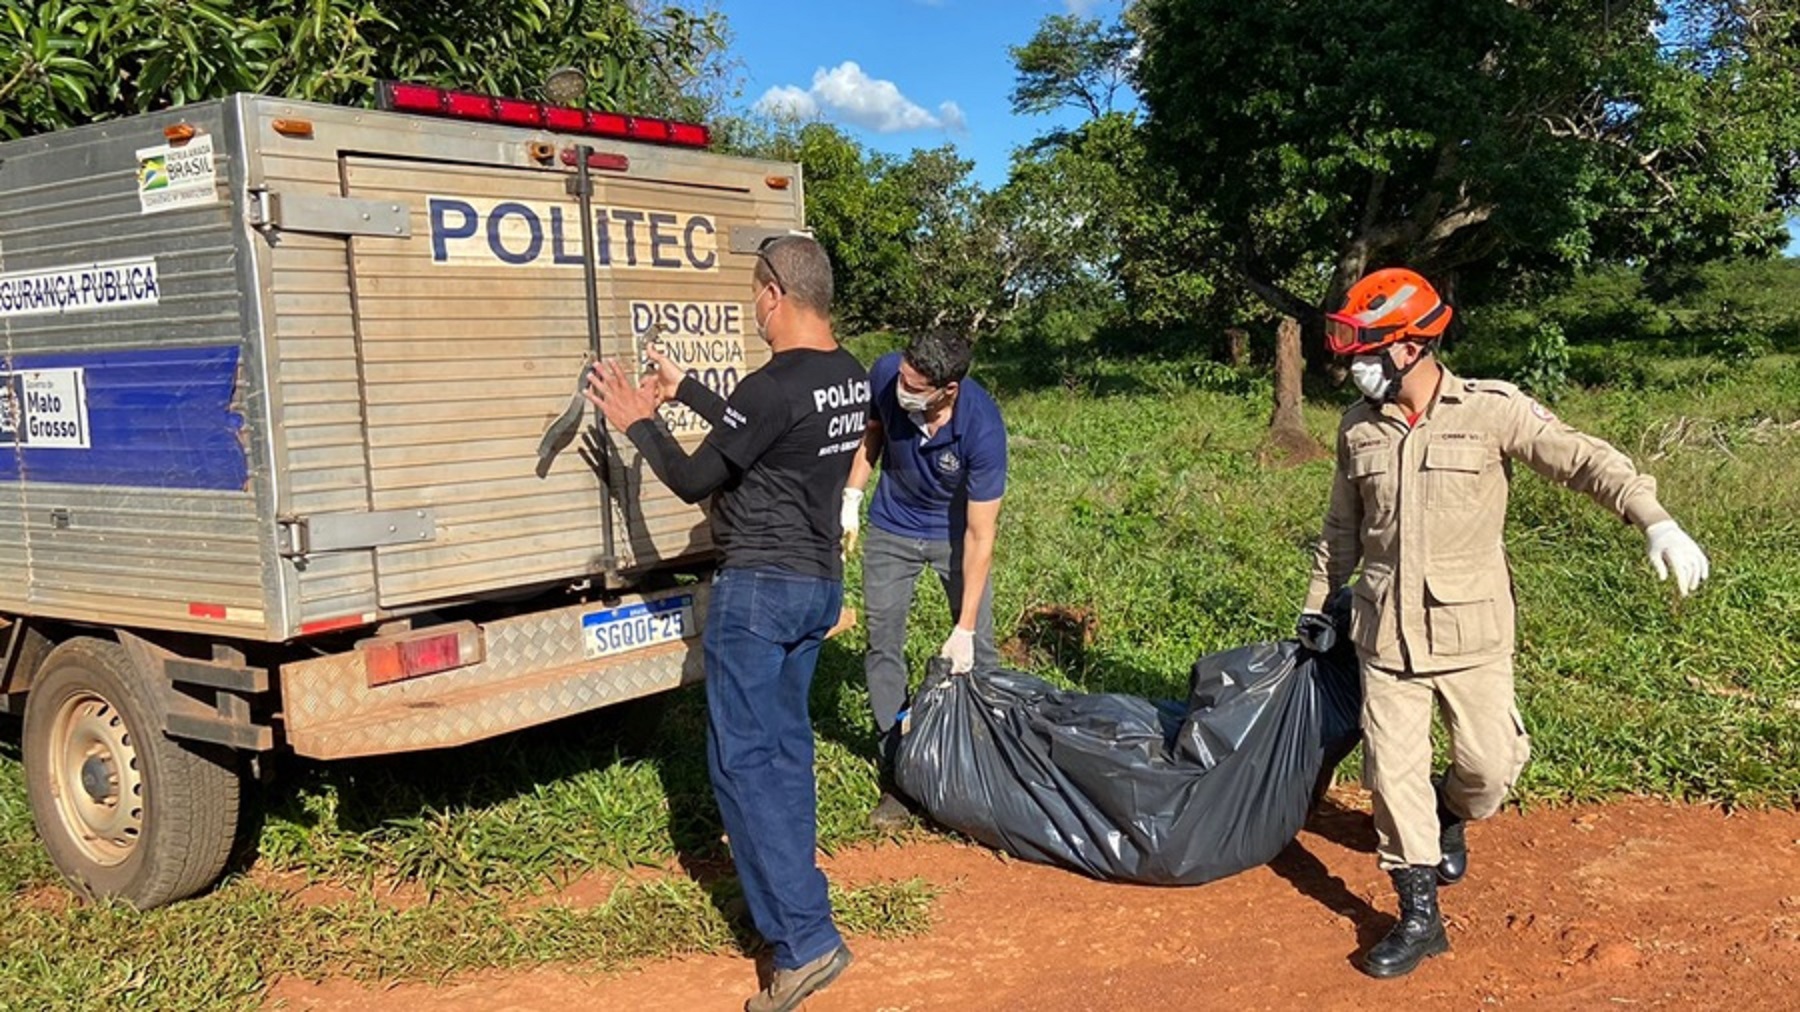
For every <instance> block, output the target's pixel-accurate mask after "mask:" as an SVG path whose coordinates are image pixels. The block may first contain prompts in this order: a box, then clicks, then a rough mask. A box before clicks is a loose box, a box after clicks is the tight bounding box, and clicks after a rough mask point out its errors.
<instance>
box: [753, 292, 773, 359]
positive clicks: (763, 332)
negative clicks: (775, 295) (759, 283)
mask: <svg viewBox="0 0 1800 1012" xmlns="http://www.w3.org/2000/svg"><path fill="white" fill-rule="evenodd" d="M774 287H775V286H773V285H767V286H764V288H763V289H762V291H759V292H757V293H756V298H755V300H754V301H752V302H751V303H750V319H751V320H753V321H755V323H756V336H757V337H760V338H762V340H763V343H764V344H768V343H769V321H768V319H767V318H765V317H764V316H762V315H761V314H760V313H758V312H757V309H758V308H760V307H761V306H762V297H763V292H767V291H772V290H773V289H774ZM774 315H775V310H774V309H770V310H769V316H774Z"/></svg>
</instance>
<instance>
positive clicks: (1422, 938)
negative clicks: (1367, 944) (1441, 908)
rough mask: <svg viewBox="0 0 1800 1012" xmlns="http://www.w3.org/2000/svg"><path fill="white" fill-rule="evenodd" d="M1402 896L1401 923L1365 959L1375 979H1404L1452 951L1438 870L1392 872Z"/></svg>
mask: <svg viewBox="0 0 1800 1012" xmlns="http://www.w3.org/2000/svg"><path fill="white" fill-rule="evenodd" d="M1388 877H1390V878H1392V879H1393V880H1394V891H1395V892H1397V893H1399V894H1400V923H1398V924H1396V925H1394V930H1392V931H1390V932H1388V933H1387V937H1386V938H1383V939H1382V940H1381V941H1379V942H1376V943H1375V947H1374V948H1372V949H1370V950H1369V952H1368V955H1366V956H1364V957H1363V964H1362V969H1363V972H1364V973H1366V974H1368V975H1369V976H1371V977H1404V976H1405V975H1407V974H1409V973H1411V972H1413V970H1414V969H1415V968H1417V967H1418V965H1419V964H1420V963H1422V962H1424V961H1425V960H1426V959H1427V958H1429V957H1431V956H1435V955H1437V954H1438V953H1440V952H1449V951H1450V938H1449V936H1447V935H1445V934H1444V918H1443V915H1442V914H1440V913H1439V912H1438V902H1437V888H1438V885H1437V869H1436V868H1433V867H1431V866H1430V865H1417V864H1416V865H1409V866H1407V867H1405V868H1395V869H1394V870H1393V871H1390V872H1388Z"/></svg>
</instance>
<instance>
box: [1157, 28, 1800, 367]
mask: <svg viewBox="0 0 1800 1012" xmlns="http://www.w3.org/2000/svg"><path fill="white" fill-rule="evenodd" d="M1135 13H1136V15H1137V16H1138V17H1139V18H1140V19H1141V23H1142V26H1143V28H1142V30H1143V36H1144V50H1143V56H1142V62H1141V64H1140V68H1139V74H1138V77H1137V81H1138V84H1139V86H1140V90H1141V93H1142V95H1143V97H1144V101H1145V103H1146V105H1147V106H1148V108H1149V118H1148V123H1147V126H1148V129H1149V134H1150V139H1151V146H1152V150H1153V152H1154V153H1155V155H1156V157H1157V158H1158V159H1159V160H1160V161H1161V162H1162V163H1163V164H1165V165H1167V166H1168V167H1169V168H1170V169H1171V171H1173V172H1174V173H1175V174H1176V176H1177V177H1178V178H1179V180H1180V186H1181V191H1182V192H1183V194H1184V195H1185V196H1186V198H1187V199H1188V200H1189V201H1191V202H1192V203H1193V204H1195V205H1196V206H1198V207H1201V208H1204V209H1205V210H1206V211H1207V212H1208V214H1209V217H1210V218H1211V220H1212V221H1213V222H1215V223H1216V231H1215V232H1214V233H1213V234H1212V235H1210V236H1207V237H1205V240H1204V242H1203V244H1202V245H1201V248H1202V249H1204V251H1205V253H1206V255H1207V256H1209V257H1211V258H1214V259H1216V261H1217V262H1218V263H1220V264H1221V265H1223V266H1224V267H1225V268H1226V269H1227V270H1228V271H1229V272H1230V274H1231V276H1232V277H1234V278H1235V279H1236V280H1237V281H1238V282H1239V283H1241V284H1242V285H1243V286H1245V287H1246V288H1247V289H1248V290H1250V291H1252V292H1254V293H1255V294H1256V295H1257V296H1258V297H1259V298H1261V299H1262V300H1263V301H1264V302H1266V303H1267V304H1268V305H1270V306H1271V307H1273V308H1275V309H1276V310H1277V311H1278V312H1280V313H1283V314H1285V315H1290V316H1293V317H1295V318H1296V319H1299V320H1301V321H1303V322H1305V323H1307V324H1308V328H1307V329H1308V331H1309V337H1310V338H1311V340H1310V342H1309V343H1310V346H1311V347H1312V349H1313V350H1314V351H1315V352H1316V351H1317V350H1318V347H1319V344H1320V341H1319V328H1318V326H1317V322H1318V320H1319V314H1320V311H1321V309H1322V308H1324V307H1327V306H1329V305H1331V304H1335V303H1336V302H1338V301H1339V300H1340V298H1341V295H1342V293H1343V292H1344V291H1345V290H1346V289H1347V288H1348V286H1349V285H1350V284H1351V283H1352V282H1353V281H1354V280H1355V279H1356V278H1357V277H1359V276H1360V275H1362V274H1363V273H1364V272H1365V271H1366V270H1367V269H1369V268H1372V267H1375V266H1380V265H1385V264H1392V263H1401V262H1404V263H1407V264H1410V265H1411V266H1414V267H1416V268H1418V269H1420V270H1422V271H1424V272H1426V273H1427V274H1429V275H1433V276H1435V277H1437V278H1438V279H1440V280H1441V281H1442V282H1443V283H1444V284H1445V285H1446V286H1447V287H1449V288H1451V289H1452V290H1453V289H1454V287H1455V285H1456V282H1457V278H1458V276H1459V273H1460V272H1462V271H1464V270H1467V269H1469V268H1473V267H1476V266H1480V267H1483V268H1485V269H1487V270H1488V271H1490V272H1495V273H1500V274H1505V273H1508V272H1512V273H1518V272H1530V271H1537V272H1563V273H1566V272H1568V271H1571V270H1573V269H1574V268H1576V267H1578V266H1580V265H1583V264H1587V263H1594V262H1600V261H1606V260H1618V259H1625V258H1632V257H1637V258H1657V259H1676V260H1684V259H1696V258H1700V259H1704V258H1709V257H1715V256H1720V255H1725V254H1729V253H1748V254H1767V253H1769V252H1771V251H1772V250H1774V249H1777V248H1779V246H1778V243H1779V242H1780V241H1782V240H1780V239H1778V237H1779V236H1780V235H1781V234H1782V232H1781V225H1782V222H1783V221H1784V219H1785V218H1786V217H1787V214H1788V213H1789V212H1790V211H1791V210H1792V209H1793V207H1794V206H1795V201H1796V197H1797V193H1796V179H1795V176H1796V172H1795V156H1794V151H1795V149H1796V146H1797V145H1796V140H1797V139H1800V127H1797V125H1796V112H1795V109H1794V102H1793V99H1792V95H1793V94H1794V93H1795V91H1796V86H1797V85H1800V30H1797V29H1796V23H1797V21H1800V13H1797V12H1795V11H1794V10H1793V9H1792V4H1791V3H1788V2H1784V0H1683V2H1680V3H1678V4H1676V5H1675V10H1674V11H1673V12H1672V13H1674V14H1676V15H1678V16H1679V17H1678V19H1677V20H1675V21H1667V22H1665V21H1664V20H1663V19H1664V18H1665V17H1666V16H1667V15H1669V14H1670V13H1671V12H1670V11H1668V10H1666V9H1664V8H1663V7H1661V6H1659V5H1658V4H1657V3H1655V2H1653V0H1604V2H1595V0H1468V2H1467V3H1465V4H1462V5H1459V7H1458V9H1457V11H1456V14H1455V16H1446V15H1445V13H1444V11H1443V9H1441V8H1440V7H1437V6H1434V5H1427V4H1417V3H1412V2H1407V0H1289V2H1285V3H1279V4H1241V3H1238V2H1236V0H1139V3H1138V5H1137V8H1136V12H1135ZM1659 31H1660V32H1661V34H1660V35H1659V34H1658V33H1659ZM1314 358H1315V362H1316V361H1317V360H1318V359H1320V358H1322V356H1319V355H1315V356H1314Z"/></svg>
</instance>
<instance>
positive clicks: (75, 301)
mask: <svg viewBox="0 0 1800 1012" xmlns="http://www.w3.org/2000/svg"><path fill="white" fill-rule="evenodd" d="M181 120H185V121H186V122H187V123H189V124H190V125H192V126H194V127H195V128H197V136H196V137H195V138H194V139H193V140H191V141H189V142H187V143H188V145H191V147H189V146H186V145H184V146H180V147H178V148H171V147H170V145H169V144H168V142H166V141H165V139H164V137H163V134H162V129H163V127H164V126H165V125H167V124H173V123H175V122H177V121H181ZM234 135H235V130H234V124H233V123H232V122H231V121H230V120H229V117H227V116H226V115H225V106H223V105H222V104H221V103H205V104H202V105H198V106H192V107H189V108H188V109H186V110H182V111H181V112H180V113H179V114H175V113H171V114H167V115H164V116H160V117H139V118H136V119H133V120H130V121H127V122H124V123H112V124H102V125H98V126H93V127H87V128H82V129H78V130H70V131H65V132H62V133H58V134H53V135H49V136H46V137H39V138H32V139H29V140H26V141H20V142H15V143H14V144H11V145H7V146H6V149H5V151H4V152H3V157H4V162H3V163H0V328H3V333H4V362H3V363H0V376H4V379H3V380H0V387H4V388H5V393H4V394H3V395H0V400H3V401H5V405H4V406H6V407H8V408H9V410H8V411H5V412H0V418H5V419H6V420H5V421H0V447H3V448H4V456H0V485H4V486H5V487H6V488H7V489H8V490H9V494H8V496H7V497H6V498H5V499H0V509H4V510H6V514H4V519H3V520H0V565H4V566H5V567H6V568H5V573H6V578H5V579H0V609H4V610H7V611H16V612H23V613H28V614H35V615H42V616H52V617H60V618H67V619H71V620H77V621H94V622H105V623H115V624H124V625H132V624H137V625H145V626H155V627H162V628H186V629H194V630H204V631H214V632H227V631H229V632H230V633H233V634H237V635H252V636H254V635H259V634H260V633H261V632H262V631H263V630H264V629H265V628H266V625H267V604H268V601H269V594H268V593H267V592H266V590H265V586H264V583H263V580H262V576H263V572H264V570H263V565H262V560H263V559H264V557H265V551H264V549H265V546H266V545H267V544H268V542H269V541H270V539H269V537H268V536H267V534H266V533H265V528H264V526H263V525H262V524H261V523H259V509H258V501H259V500H258V497H259V495H262V494H264V490H259V488H258V483H259V479H260V478H263V477H266V475H267V473H268V467H267V462H266V460H265V459H260V458H261V455H260V454H259V453H258V452H257V433H258V432H259V431H260V429H261V425H260V419H258V418H257V417H256V416H255V405H254V401H255V399H256V398H255V397H254V396H253V394H252V390H253V389H254V386H253V378H254V376H255V374H256V370H257V355H258V353H259V352H258V347H257V344H256V342H253V341H247V340H246V338H245V316H246V310H247V300H246V298H245V297H244V294H243V292H242V288H241V285H240V280H241V279H240V275H239V268H240V266H241V265H242V257H241V252H240V250H241V242H242V240H243V238H244V231H243V228H242V225H241V223H240V221H239V216H238V215H237V213H236V210H235V208H234V206H233V204H232V201H231V193H232V187H231V185H230V179H231V176H232V173H234V172H236V171H239V170H240V166H239V165H238V164H237V160H236V159H235V158H234V156H233V143H232V141H233V139H234ZM208 149H210V156H209V157H208V156H206V155H205V154H204V152H205V151H206V150H208ZM183 153H185V154H187V155H188V156H189V157H188V161H189V162H190V163H191V165H192V166H204V167H205V172H204V173H202V174H199V175H195V174H193V173H192V172H190V173H189V174H188V175H186V176H182V175H180V174H179V172H180V170H178V169H175V168H174V166H175V163H176V162H177V161H179V160H180V157H179V156H180V155H181V154H183ZM170 172H176V173H177V175H176V178H175V179H174V180H173V184H172V185H170V186H169V187H168V189H167V190H166V191H165V190H163V189H162V188H161V187H162V184H169V183H170V179H169V177H168V175H167V174H168V173H170ZM159 173H161V174H163V175H159ZM177 191H179V193H180V194H182V195H184V196H182V198H181V199H180V200H179V201H177V202H175V203H173V204H168V203H166V202H165V203H164V204H160V205H157V204H153V198H156V197H157V196H158V195H159V194H161V193H165V192H167V193H175V192H177ZM153 206H157V207H162V208H164V209H159V210H151V209H150V208H152V207H153Z"/></svg>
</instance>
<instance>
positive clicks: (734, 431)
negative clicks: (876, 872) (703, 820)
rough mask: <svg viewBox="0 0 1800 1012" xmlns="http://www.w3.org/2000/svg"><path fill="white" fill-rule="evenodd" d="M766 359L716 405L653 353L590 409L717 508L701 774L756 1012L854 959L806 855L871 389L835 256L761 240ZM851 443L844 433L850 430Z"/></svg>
mask: <svg viewBox="0 0 1800 1012" xmlns="http://www.w3.org/2000/svg"><path fill="white" fill-rule="evenodd" d="M752 292H753V294H752V300H753V302H752V305H753V315H754V319H755V321H756V326H757V329H758V331H759V332H761V334H762V336H763V337H764V338H765V339H766V340H767V341H768V342H769V347H770V349H771V350H772V351H773V353H774V354H773V356H772V357H771V358H770V359H769V362H768V363H767V364H766V365H764V366H763V367H762V368H760V369H757V370H756V371H755V372H752V373H750V374H749V375H748V376H745V377H744V378H743V380H742V381H741V382H740V383H739V384H738V386H737V389H736V390H734V391H733V392H732V394H731V397H730V398H729V399H723V398H720V397H719V396H718V395H717V394H715V393H713V392H712V391H710V390H708V389H707V388H706V387H704V386H702V385H701V384H700V383H698V382H696V381H695V380H694V379H693V378H692V377H689V376H685V375H684V374H683V373H682V371H681V370H680V369H679V368H678V367H676V366H675V365H674V364H673V363H672V362H670V361H669V359H668V358H666V357H665V356H663V355H662V353H661V352H660V351H659V350H658V349H656V348H651V349H650V350H649V351H648V352H647V354H648V355H649V358H650V360H651V362H652V364H653V366H654V369H653V371H652V372H651V373H650V374H649V375H647V376H645V377H644V378H643V380H642V381H641V383H637V384H635V385H634V383H633V380H632V378H631V377H630V376H628V375H627V374H626V373H625V371H624V370H622V369H621V368H620V367H619V366H618V365H617V364H616V363H611V362H608V363H603V364H601V365H600V366H599V367H598V368H597V369H596V374H595V375H594V376H593V377H592V378H591V379H590V380H589V391H588V397H589V399H590V400H591V401H593V403H594V404H595V405H596V406H597V407H599V408H600V410H601V411H602V412H603V413H604V414H605V415H606V418H607V420H608V421H609V422H611V423H612V424H613V425H615V426H617V427H618V428H619V429H620V430H622V431H624V432H625V434H626V435H627V436H628V437H630V439H631V441H632V443H633V444H635V445H636V446H637V448H638V450H639V451H640V452H642V453H643V455H644V459H645V460H646V461H647V462H648V463H649V465H650V468H651V470H652V471H654V472H655V473H656V476H657V477H658V478H660V479H661V480H662V481H663V483H664V484H666V485H668V486H669V488H670V489H671V490H673V491H674V492H675V494H676V495H678V496H680V497H681V498H682V499H683V500H685V501H687V502H698V501H700V500H702V499H705V498H707V497H708V496H711V497H712V525H713V541H714V543H715V544H716V545H717V546H718V547H719V550H720V552H721V553H722V556H723V559H722V561H721V563H720V566H719V570H718V573H717V574H716V575H715V576H714V578H713V586H712V595H711V602H710V604H709V605H708V608H707V615H706V628H705V631H704V632H703V634H702V640H701V642H702V648H703V650H704V652H705V663H706V706H707V735H706V738H707V742H706V746H707V770H708V772H709V774H710V775H711V778H712V785H713V794H714V796H715V797H716V798H717V799H718V803H719V814H720V816H721V818H722V820H723V822H724V825H725V832H726V834H727V836H728V838H729V840H730V844H731V859H732V863H733V864H734V865H735V866H736V868H737V873H738V879H739V880H740V881H741V882H742V884H743V888H744V898H745V900H746V902H747V904H748V906H749V908H750V916H751V919H752V921H753V922H754V923H755V925H756V929H757V931H758V932H759V933H761V935H762V936H763V938H764V939H766V940H767V941H768V942H769V944H770V945H771V946H772V947H773V950H774V962H775V972H774V974H773V976H772V978H771V980H770V982H769V985H768V987H766V988H764V989H763V990H762V991H760V992H758V993H757V994H756V995H755V996H753V997H752V998H751V999H750V1000H749V1001H748V1002H747V1003H746V1004H745V1008H746V1009H747V1010H749V1012H784V1010H787V1009H792V1008H795V1007H797V1006H798V1005H799V1004H800V1002H801V1001H803V1000H804V999H805V998H806V997H807V995H809V994H811V993H813V992H814V991H817V990H818V989H820V988H822V987H824V986H826V985H827V984H829V983H831V981H832V980H834V979H836V977H837V975H838V974H839V973H841V972H843V970H844V968H845V967H846V966H848V965H849V964H850V950H849V949H847V948H846V947H845V946H844V941H843V938H842V936H840V935H839V933H838V930H837V928H836V926H835V925H834V924H833V923H832V919H831V904H830V901H829V900H828V899H827V897H826V884H825V875H824V873H823V872H821V871H820V870H819V867H818V864H817V861H816V860H815V848H816V845H817V837H818V800H817V795H816V785H815V784H814V780H813V733H812V720H811V715H810V714H809V712H808V710H807V695H808V691H809V690H810V688H811V685H812V677H813V670H814V668H815V666H816V665H817V662H818V657H819V646H820V644H821V643H822V642H823V641H824V639H825V634H826V632H827V631H828V630H829V629H830V628H831V626H832V623H833V622H834V621H835V620H836V619H837V617H838V609H839V607H840V605H841V604H842V603H843V563H842V559H841V557H840V555H839V541H840V538H841V537H842V532H841V531H840V530H839V526H838V504H839V500H840V497H841V496H842V494H843V490H844V481H845V479H846V478H847V477H848V476H849V473H850V461H851V457H852V456H853V455H854V453H855V451H856V449H857V447H858V445H860V444H859V441H858V439H857V438H856V436H855V435H854V434H857V433H860V432H862V430H863V427H864V425H865V423H866V420H867V412H868V405H869V381H868V376H867V374H866V373H865V372H864V370H863V367H862V365H861V364H859V363H858V362H857V361H856V359H855V357H854V356H852V355H851V354H850V353H849V352H847V351H845V350H844V349H842V348H841V347H839V346H838V343H837V341H836V339H835V338H834V336H833V335H832V330H831V317H830V312H831V296H832V278H831V261H830V260H829V259H828V258H827V257H826V255H825V251H824V250H823V249H822V248H820V246H819V244H818V243H816V242H814V241H813V240H811V239H809V238H805V237H801V236H788V237H783V238H780V239H777V240H775V241H773V242H772V243H769V244H765V246H764V248H763V250H762V251H761V252H760V253H759V254H758V258H757V262H756V268H755V271H754V273H753V277H752ZM671 399H674V400H679V401H681V402H682V403H683V404H686V405H687V406H688V407H689V408H692V409H693V410H694V412H695V413H696V414H698V415H699V416H700V417H701V418H703V419H705V420H706V422H707V423H708V424H709V425H710V426H711V427H712V428H711V431H710V432H708V433H707V435H706V438H705V440H704V441H703V442H702V443H701V444H700V446H699V447H698V448H696V450H695V451H694V453H693V455H692V456H689V455H688V454H687V453H685V452H684V451H683V450H682V448H681V446H680V444H678V443H677V442H676V441H675V439H674V437H673V436H672V435H671V434H670V433H669V431H668V429H667V428H666V427H665V426H664V425H663V424H662V423H661V421H660V420H659V419H658V418H657V417H656V414H655V412H656V409H657V407H658V406H659V405H660V404H661V403H662V402H663V401H666V400H671ZM846 433H850V434H852V435H850V436H849V437H848V438H846V436H845V434H846Z"/></svg>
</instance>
